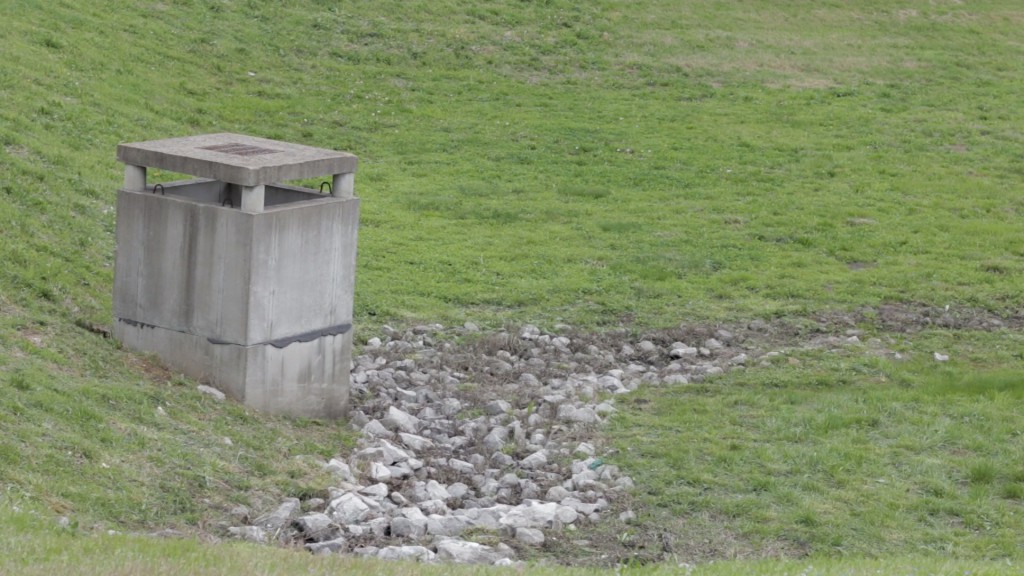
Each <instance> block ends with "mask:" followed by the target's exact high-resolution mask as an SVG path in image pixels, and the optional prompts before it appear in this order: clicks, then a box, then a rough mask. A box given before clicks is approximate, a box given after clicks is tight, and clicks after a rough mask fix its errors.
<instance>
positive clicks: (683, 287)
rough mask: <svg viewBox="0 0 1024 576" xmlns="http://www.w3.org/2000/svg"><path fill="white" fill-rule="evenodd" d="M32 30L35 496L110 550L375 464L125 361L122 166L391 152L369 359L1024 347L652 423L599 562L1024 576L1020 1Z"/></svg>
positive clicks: (381, 15)
mask: <svg viewBox="0 0 1024 576" xmlns="http://www.w3.org/2000/svg"><path fill="white" fill-rule="evenodd" d="M0 13H2V14H4V18H3V20H4V23H3V25H2V26H0V54H2V58H0V102H2V103H3V104H2V105H0V388H2V394H0V486H3V487H4V490H5V491H4V494H6V496H5V497H4V498H5V500H4V501H8V502H10V503H12V505H16V506H18V507H21V508H26V509H30V510H33V511H36V512H38V513H40V514H43V515H44V516H46V515H51V516H54V517H55V516H57V515H69V516H70V517H73V518H74V519H75V522H76V526H80V527H81V528H83V529H86V530H96V531H102V530H104V529H106V528H108V527H115V528H120V529H124V530H128V531H134V530H138V531H147V530H154V529H158V528H160V527H166V526H174V527H179V528H182V529H185V530H195V531H202V530H204V529H206V527H207V526H209V525H212V524H213V523H214V522H216V521H217V519H218V518H219V517H222V516H223V513H224V510H226V509H228V508H229V507H230V506H231V505H234V504H237V503H246V504H248V505H252V506H254V507H257V508H258V507H260V506H268V505H270V504H269V503H270V502H273V501H274V499H275V498H277V497H279V496H282V495H284V494H286V493H294V492H305V491H309V490H314V489H315V486H317V485H318V483H319V482H320V481H321V480H322V479H321V478H319V477H318V476H317V471H316V469H315V467H313V466H311V465H309V462H311V461H313V460H314V459H315V458H325V457H329V456H331V455H332V454H335V453H337V452H338V451H344V450H346V449H347V448H346V447H348V446H351V444H352V442H353V438H352V436H351V434H350V433H349V432H348V431H347V429H346V428H345V427H344V425H343V424H342V425H339V426H333V425H328V424H323V423H315V422H289V421H281V420H276V419H270V418H266V417H264V416H261V415H258V414H252V413H249V412H247V411H245V410H243V409H241V408H239V407H237V406H215V405H211V404H210V403H208V402H204V400H203V398H202V397H201V396H200V395H198V394H196V393H195V392H194V383H192V382H189V381H187V380H185V379H183V378H180V377H178V376H176V375H173V374H168V373H166V372H164V371H162V370H161V369H160V368H159V366H156V365H155V364H154V363H153V362H151V360H150V359H146V358H143V357H139V356H137V355H130V354H128V353H126V352H125V351H123V350H121V349H119V347H118V346H117V345H116V344H114V343H112V342H110V341H109V340H105V339H104V338H103V337H102V336H101V335H100V333H101V332H102V329H103V327H104V326H106V325H109V322H110V291H111V278H112V270H111V267H112V262H113V254H114V249H115V246H114V240H113V231H114V224H115V218H116V215H115V213H114V210H113V205H114V198H115V194H116V189H117V187H118V186H119V184H120V182H121V174H122V173H121V170H122V167H121V166H120V165H119V164H118V163H117V162H116V160H115V157H114V153H115V149H116V145H117V143H118V142H125V141H139V140H148V139H155V138H164V137H172V136H183V135H188V134H197V133H203V132H224V131H231V132H240V133H247V134H253V135H256V136H263V137H269V138H276V139H283V140H289V141H295V142H300V143H303V144H309V145H313V146H320V147H325V148H334V149H340V150H346V151H349V152H352V153H354V154H356V155H357V156H359V158H360V165H359V170H358V173H357V177H356V193H357V195H359V196H360V197H361V198H362V200H363V204H362V213H363V218H362V222H361V229H360V238H359V262H358V272H357V291H356V319H355V320H356V321H355V323H356V326H357V328H356V329H357V339H359V340H361V341H365V340H366V339H368V338H370V337H373V336H376V335H378V332H379V329H380V327H381V326H382V325H384V324H391V325H398V326H402V325H408V324H412V323H417V322H441V323H444V324H446V325H458V324H461V323H463V322H465V321H473V322H476V323H478V324H480V325H482V326H484V327H485V328H501V327H503V326H509V325H515V324H522V323H534V324H539V325H543V326H550V325H553V324H555V323H568V324H572V325H574V326H577V327H580V328H581V329H584V330H595V331H603V330H609V329H620V328H624V329H625V330H626V331H627V332H628V333H629V334H630V337H631V338H634V339H636V338H640V337H641V336H642V335H643V334H648V333H654V332H655V331H656V330H660V329H665V328H671V327H674V326H677V325H679V324H680V323H706V324H716V325H717V324H722V325H733V324H736V325H743V324H745V323H746V322H748V321H750V320H754V319H762V320H772V319H777V318H782V319H793V320H794V321H799V320H800V319H804V318H811V317H814V316H815V315H817V314H820V313H824V312H840V313H841V312H842V311H848V310H853V309H862V308H863V309H872V308H874V307H877V306H879V305H882V304H886V305H897V306H907V307H913V308H922V309H934V310H947V307H948V310H949V311H952V313H955V314H961V315H967V316H970V315H972V314H982V313H984V314H989V315H994V316H997V317H1001V318H1003V319H1005V320H1006V323H1005V326H1004V327H1003V328H1001V329H1000V328H993V327H992V326H988V330H987V331H985V332H981V331H972V330H966V329H957V330H953V329H941V328H940V327H938V326H935V327H932V328H930V329H927V330H924V331H922V332H914V333H909V334H903V333H898V334H897V333H886V332H884V330H883V329H882V328H880V327H879V326H877V325H873V324H871V323H866V324H865V325H863V326H856V327H854V328H856V329H858V330H861V331H863V332H864V338H865V339H867V338H868V337H869V336H870V337H878V338H880V339H881V340H882V341H884V342H886V346H888V347H889V348H891V349H893V350H897V351H899V352H900V353H901V356H902V357H903V358H904V359H903V360H894V359H893V358H892V357H891V356H888V357H886V358H878V357H873V356H871V355H870V354H868V353H866V352H865V351H864V350H862V349H859V348H856V347H850V348H843V349H842V350H841V351H840V352H835V353H833V352H828V351H827V350H812V351H802V352H795V351H794V352H787V353H786V354H785V355H783V356H782V357H783V358H788V357H793V358H794V359H796V360H798V362H799V363H784V364H774V363H773V364H772V365H771V366H768V367H758V366H752V367H750V368H748V369H747V370H745V371H737V372H734V373H730V374H728V375H725V376H722V377H719V378H717V379H713V380H709V381H706V382H702V383H699V384H695V385H691V386H688V387H680V388H666V389H661V388H658V389H645V390H642V391H640V392H639V393H637V394H636V395H635V396H632V397H629V398H624V399H622V400H621V401H620V402H619V404H618V406H619V416H618V418H617V419H616V420H615V421H613V423H612V425H611V427H610V428H609V429H608V442H609V446H611V447H615V448H617V449H618V450H619V452H618V455H617V456H616V457H615V463H617V464H619V465H621V466H623V467H625V468H627V469H628V470H629V471H630V473H631V474H632V475H633V476H634V477H635V478H636V479H637V480H638V489H637V492H636V495H635V498H636V502H635V507H636V509H637V511H638V512H639V513H640V517H639V522H640V524H639V525H621V524H617V523H616V522H615V521H614V520H613V521H610V522H609V524H607V526H606V527H605V528H602V529H599V530H598V532H597V533H595V534H593V535H590V537H592V538H593V539H594V541H598V542H599V541H602V540H604V541H607V542H609V547H612V548H615V550H616V552H614V554H613V556H614V557H615V558H625V557H627V556H628V554H629V550H630V549H643V550H645V552H644V554H642V555H639V556H638V558H639V557H640V556H642V557H643V559H644V561H646V560H647V559H650V558H653V557H654V555H653V553H648V552H649V550H656V551H657V554H661V555H662V556H658V558H659V559H662V560H665V561H669V560H668V559H669V558H675V559H676V560H678V561H701V562H704V561H707V560H711V559H722V558H731V557H739V558H758V557H777V556H782V557H803V556H806V555H810V556H811V557H812V558H822V557H829V558H832V559H833V560H834V561H838V562H840V564H838V565H836V567H835V568H834V570H836V571H839V570H843V569H846V568H849V569H851V570H860V569H861V568H864V570H868V569H871V570H873V569H876V568H877V567H878V565H877V564H872V563H871V562H870V561H867V560H863V559H864V558H870V557H881V558H882V559H883V560H884V559H886V558H899V559H902V560H899V561H898V562H900V564H899V565H900V566H908V565H909V566H913V565H914V562H913V561H908V560H906V558H907V557H908V556H913V557H916V556H919V555H923V556H924V557H926V558H927V560H925V561H923V562H924V565H926V566H930V567H932V568H930V569H931V570H933V571H939V572H941V571H944V570H943V569H942V566H945V564H944V562H946V561H947V560H948V559H960V560H963V559H966V560H967V561H969V562H970V561H980V560H993V561H996V562H998V563H999V564H996V565H994V566H996V568H992V566H990V565H982V564H978V566H979V567H982V568H985V569H993V570H999V569H1001V568H999V567H1001V566H1003V565H1004V564H1003V563H1005V562H1006V561H1010V562H1011V563H1012V562H1013V561H1016V560H1018V559H1019V557H1020V555H1021V552H1020V545H1021V543H1022V541H1021V538H1020V536H1019V534H1021V533H1022V531H1024V530H1022V529H1024V521H1022V520H1021V514H1022V512H1024V510H1022V498H1024V494H1022V491H1024V488H1022V486H1024V468H1022V467H1021V466H1020V464H1019V462H1020V460H1021V458H1020V457H1021V451H1022V445H1021V439H1020V436H1021V432H1020V431H1021V430H1022V429H1024V424H1022V423H1021V419H1020V416H1019V415H1020V414H1021V411H1020V408H1021V392H1020V390H1021V382H1022V380H1024V378H1022V376H1021V374H1022V370H1021V360H1022V352H1024V346H1022V342H1021V338H1020V335H1019V334H1018V332H1017V331H1016V330H1015V329H1013V328H1012V327H1013V326H1016V325H1017V324H1015V323H1014V322H1013V321H1012V320H1013V318H1014V317H1019V315H1020V314H1021V311H1022V310H1024V296H1022V291H1021V287H1022V286H1024V281H1022V273H1024V224H1022V218H1021V216H1022V212H1024V194H1022V192H1024V108H1022V107H1021V106H1020V94H1021V93H1022V92H1024V67H1022V66H1021V62H1024V34H1022V33H1021V30H1024V8H1022V7H1020V6H1018V5H1017V3H1014V2H1010V1H1008V0H979V1H977V2H959V1H955V0H908V1H907V2H904V3H902V4H899V5H894V4H892V3H891V2H882V1H872V0H863V1H857V2H803V1H798V2H781V1H776V0H764V1H759V2H717V1H693V2H690V1H686V2H670V1H667V0H647V1H642V2H620V1H610V0H609V1H600V0H599V1H595V2H586V3H577V2H570V1H567V0H546V1H536V2H532V1H520V2H513V3H504V2H493V1H475V2H453V1H447V0H442V1H439V2H432V3H429V4H410V3H404V2H396V1H376V2H365V1H355V2H337V3H331V2H320V1H314V0H300V1H297V2H288V3H275V2H264V1H260V0H170V1H163V2H148V1H137V2H136V1H133V2H112V1H107V0H86V1H83V2H60V1H55V2H43V1H33V0H0ZM172 177H174V176H173V175H169V174H160V173H157V174H154V178H155V179H160V178H172ZM310 184H312V183H310ZM890 340H891V341H890ZM780 345H781V344H780ZM936 351H941V352H943V353H944V354H946V355H948V356H949V357H950V361H949V362H944V363H937V362H935V361H934V360H933V353H934V352H936ZM157 407H161V408H162V409H164V410H165V411H166V412H167V413H171V414H178V415H186V414H187V416H182V417H180V418H175V419H172V420H162V419H160V417H158V416H157V412H156V408H157ZM225 436H233V437H235V438H236V445H237V447H236V448H229V447H226V445H225V444H224V442H223V438H224V437H225ZM239 438H242V439H243V440H239ZM123 439H127V440H128V441H122V440H123ZM282 454H284V455H286V456H287V458H282V457H281V455H282ZM308 457H312V458H308ZM168 495H169V496H168ZM218 515H220V516H218ZM600 530H604V532H601V531H600ZM663 536H664V542H663V541H662V540H663ZM54 538H55V540H54V542H60V540H59V538H60V536H55V537H54ZM651 538H653V539H656V540H654V541H651V542H643V541H644V540H645V539H651ZM580 539H585V537H584V536H581V538H580ZM612 543H614V544H612ZM663 545H666V546H667V547H668V548H670V549H671V551H670V552H666V551H665V550H662V548H663V547H664V546H663ZM115 546H118V545H117V544H115ZM22 550H26V551H28V550H31V552H25V555H26V556H30V555H31V557H33V558H41V557H46V556H47V555H52V554H53V552H52V551H47V550H40V549H37V548H31V547H29V548H23V549H22ZM577 552H578V551H577ZM211 554H215V552H211ZM671 554H675V556H671ZM596 556H600V555H599V554H598V555H596ZM844 557H853V558H854V559H855V560H853V561H852V564H842V560H841V559H842V558H844ZM835 559H840V560H835ZM204 561H205V560H204ZM858 562H862V563H863V564H859V563H858ZM780 566H781V565H780ZM960 567H961V565H959V564H957V565H956V568H957V570H959V568H960ZM986 567H987V568H986ZM790 568H791V566H790V565H785V566H784V567H782V568H777V571H778V573H783V571H787V570H789V569H790ZM792 568H793V571H794V572H798V571H799V570H802V569H803V567H802V566H801V567H792ZM11 569H12V570H14V568H11ZM757 569H758V570H761V569H763V570H765V571H766V573H767V571H770V570H776V568H768V567H763V566H762V567H761V568H757ZM1007 569H1008V570H1012V568H1007ZM97 570H101V569H100V568H97ZM140 570H141V569H140ZM741 570H742V568H741ZM976 572H977V571H976ZM773 573H774V572H773ZM827 573H830V572H827ZM836 573H840V572H836ZM850 573H861V572H856V571H853V572H850Z"/></svg>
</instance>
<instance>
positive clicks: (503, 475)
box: [229, 324, 839, 564]
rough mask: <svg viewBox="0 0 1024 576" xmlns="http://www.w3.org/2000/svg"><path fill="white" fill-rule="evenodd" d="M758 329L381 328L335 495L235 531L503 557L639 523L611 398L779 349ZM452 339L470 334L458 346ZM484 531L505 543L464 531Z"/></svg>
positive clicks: (400, 551) (454, 558)
mask: <svg viewBox="0 0 1024 576" xmlns="http://www.w3.org/2000/svg"><path fill="white" fill-rule="evenodd" d="M751 328H752V330H745V331H744V332H743V333H742V334H739V335H737V334H734V332H731V331H727V330H721V329H719V330H717V331H715V330H710V329H709V330H708V331H706V333H704V334H697V333H691V334H688V336H689V340H691V341H681V340H675V339H671V340H670V339H667V338H668V336H665V337H663V338H661V340H664V341H654V340H651V339H642V340H638V341H635V342H634V341H629V339H628V336H627V335H626V334H625V333H621V334H618V335H614V334H613V335H605V336H603V337H600V338H598V337H594V336H577V335H572V334H571V329H569V328H568V327H565V326H560V327H556V329H555V331H554V333H546V332H543V331H541V330H540V329H538V328H537V327H535V326H530V325H528V326H524V327H522V328H521V329H519V330H517V331H515V332H501V333H496V334H486V333H482V332H479V331H478V329H477V328H476V327H475V326H469V325H467V327H466V328H464V329H455V330H447V331H446V330H445V329H444V328H442V327H441V326H439V325H428V326H417V327H415V328H413V329H411V330H408V331H405V332H398V331H395V330H392V329H390V328H387V327H385V329H384V335H383V336H382V337H380V338H371V339H370V340H369V341H368V342H367V343H366V345H365V346H364V347H363V348H362V354H361V355H359V356H358V357H356V358H355V360H354V362H353V369H352V396H351V398H352V406H353V408H352V411H351V413H350V417H349V421H350V423H351V425H352V426H354V427H356V428H358V429H359V430H360V431H361V433H362V435H361V439H360V441H359V446H358V447H357V449H355V450H354V451H352V453H351V454H348V455H347V456H338V457H336V458H334V459H332V460H330V461H329V462H325V463H324V466H325V468H326V469H327V470H328V471H330V472H331V474H332V475H333V477H334V482H333V485H332V486H329V487H326V488H327V492H328V493H329V494H330V497H329V498H328V499H324V500H322V501H321V500H319V499H315V500H313V501H308V502H299V501H298V500H296V499H288V500H286V501H285V502H283V503H281V504H280V505H279V506H278V507H277V508H276V509H274V510H272V511H270V512H268V513H266V514H265V515H263V516H261V517H259V518H257V519H256V520H255V521H253V522H252V523H251V524H249V525H242V526H235V527H232V528H230V529H229V531H230V533H231V534H232V535H234V536H236V537H238V538H242V539H246V540H250V541H254V542H267V543H271V542H279V543H284V544H286V545H303V546H305V547H306V548H307V549H308V550H310V551H311V552H313V553H316V554H356V555H364V556H373V557H377V558H387V559H404V560H418V561H424V562H431V561H451V562H465V563H483V564H508V563H511V562H513V561H514V557H515V552H514V548H513V547H520V548H522V547H528V546H540V545H542V544H543V543H544V541H545V534H546V533H550V532H551V531H557V530H565V529H572V528H571V527H574V526H579V525H581V524H584V523H591V522H599V521H601V519H602V517H603V516H605V515H611V514H613V513H614V514H615V515H617V516H618V517H619V518H633V517H634V515H633V514H632V512H631V511H629V510H618V509H614V506H613V504H612V503H614V502H615V501H616V496H618V495H620V494H622V493H623V492H625V491H628V490H630V489H632V488H633V486H634V481H633V479H632V478H630V477H629V476H627V475H625V474H623V473H622V472H621V471H620V470H619V468H618V467H617V466H615V465H613V464H611V463H610V462H613V461H614V454H608V453H607V451H606V449H605V447H603V446H602V445H601V442H600V440H599V435H598V434H596V433H595V431H596V428H597V427H598V426H600V425H601V424H602V422H604V420H605V419H606V418H608V417H609V416H610V415H611V414H613V413H614V412H615V407H614V398H615V397H616V396H617V395H619V394H625V393H628V392H630V391H632V390H635V389H637V387H639V386H641V385H648V386H658V385H672V386H678V385H686V384H688V383H690V382H696V381H700V380H703V379H704V378H706V377H708V376H711V375H715V374H721V373H723V372H724V371H727V370H735V369H743V368H745V367H746V366H748V365H753V364H755V363H767V362H770V361H772V360H773V358H774V357H777V356H779V355H780V354H781V353H780V352H779V351H774V352H769V353H767V354H765V353H762V352H759V351H758V350H757V349H756V348H757V347H756V345H754V344H752V343H751V344H748V343H747V342H748V339H747V337H746V335H749V334H751V333H756V332H757V331H758V330H760V329H761V327H760V326H756V327H755V326H753V324H752V325H751ZM458 337H467V340H468V341H469V343H460V344H458V345H456V344H453V343H452V341H453V340H454V339H455V338H458ZM755 340H756V339H755V338H751V339H749V342H754V341H755ZM838 341H839V339H826V340H819V342H818V344H815V346H820V345H826V346H827V345H831V344H835V343H837V342H838ZM624 342H625V343H624ZM481 531H486V532H487V533H488V535H489V538H488V539H487V541H489V542H495V541H497V542H500V544H497V545H494V546H488V545H484V544H480V543H477V542H473V541H470V540H469V539H466V538H462V536H464V535H466V534H467V532H471V533H472V534H476V535H479V534H480V533H481Z"/></svg>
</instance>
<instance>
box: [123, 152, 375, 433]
mask: <svg viewBox="0 0 1024 576" xmlns="http://www.w3.org/2000/svg"><path fill="white" fill-rule="evenodd" d="M117 158H118V160H120V161H121V162H123V163H125V165H126V167H125V182H124V188H122V189H121V190H120V191H119V193H118V200H117V259H116V264H115V273H114V317H115V321H114V336H115V337H116V338H117V339H118V340H120V341H121V342H122V343H124V345H125V346H127V347H129V348H132V349H135V350H140V351H147V352H153V353H155V354H156V355H158V356H159V357H160V358H161V359H162V360H163V361H164V362H165V363H167V364H168V366H170V367H171V368H173V369H174V370H177V371H180V372H182V373H184V374H187V375H189V376H191V377H193V378H196V379H198V380H201V381H204V382H208V383H210V384H212V385H214V386H216V387H217V388H219V389H220V390H222V391H224V392H225V393H227V394H228V395H230V396H232V397H234V398H235V399H237V400H239V401H241V402H243V403H244V404H246V405H247V406H251V407H253V408H256V409H259V410H261V411H265V412H269V413H273V414H283V415H290V416H302V417H310V418H337V417H340V416H342V415H344V413H345V412H346V410H347V405H348V394H349V370H350V367H351V356H352V352H351V349H352V303H353V297H354V290H355V284H354V280H355V259H356V240H357V232H358V228H359V199H358V198H356V197H354V196H353V183H354V175H355V169H356V157H355V156H353V155H351V154H347V153H344V152H335V151H331V150H323V149H319V148H311V147H308V146H300V145H296V144H289V143H285V142H277V141H274V140H266V139H262V138H253V137H250V136H242V135H238V134H211V135H204V136H194V137H186V138H173V139H167V140H155V141H151V142H139V143H132V144H121V145H120V146H118V149H117ZM147 167H149V168H160V169H163V170H168V171H173V172H178V173H183V174H188V175H191V176H197V177H199V178H198V179H194V180H181V181H175V182H168V183H157V184H153V185H150V184H148V183H147V181H146V169H147ZM325 175H329V176H330V177H331V182H330V184H331V186H330V187H329V190H330V193H329V194H324V193H320V192H317V191H316V190H312V189H308V188H302V187H297V186H289V185H287V184H286V183H285V182H286V181H288V180H299V179H306V178H313V177H320V176H325ZM322 187H323V186H322Z"/></svg>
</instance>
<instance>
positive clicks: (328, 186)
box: [320, 180, 334, 194]
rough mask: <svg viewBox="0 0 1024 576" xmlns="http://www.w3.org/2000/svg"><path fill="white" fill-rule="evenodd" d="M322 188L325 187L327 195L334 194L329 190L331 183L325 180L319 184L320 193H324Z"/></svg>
mask: <svg viewBox="0 0 1024 576" xmlns="http://www.w3.org/2000/svg"><path fill="white" fill-rule="evenodd" d="M324 186H327V193H328V194H334V190H333V189H332V188H331V183H330V182H327V181H326V180H325V181H323V182H321V183H320V193H321V194H323V193H324Z"/></svg>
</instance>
